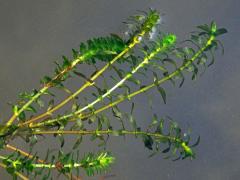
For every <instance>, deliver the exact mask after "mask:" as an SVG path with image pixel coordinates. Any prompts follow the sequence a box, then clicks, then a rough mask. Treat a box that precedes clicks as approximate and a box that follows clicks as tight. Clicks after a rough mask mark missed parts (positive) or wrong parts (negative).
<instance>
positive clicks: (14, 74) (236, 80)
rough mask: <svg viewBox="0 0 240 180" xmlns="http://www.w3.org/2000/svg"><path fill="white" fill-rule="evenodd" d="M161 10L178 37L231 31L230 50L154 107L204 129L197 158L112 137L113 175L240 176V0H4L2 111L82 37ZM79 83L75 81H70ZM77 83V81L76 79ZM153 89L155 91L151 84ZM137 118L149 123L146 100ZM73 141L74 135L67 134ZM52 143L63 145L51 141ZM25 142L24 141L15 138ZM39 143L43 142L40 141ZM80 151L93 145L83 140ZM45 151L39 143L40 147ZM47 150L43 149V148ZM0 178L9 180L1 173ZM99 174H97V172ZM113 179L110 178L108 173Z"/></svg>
mask: <svg viewBox="0 0 240 180" xmlns="http://www.w3.org/2000/svg"><path fill="white" fill-rule="evenodd" d="M149 7H153V8H156V9H158V10H160V12H162V13H164V14H165V16H164V17H163V20H164V22H165V25H164V26H165V27H166V28H165V29H167V28H168V30H169V31H170V32H174V33H176V34H177V35H178V36H179V39H184V38H186V37H188V36H187V35H188V32H190V31H192V30H194V27H195V26H196V25H199V24H203V23H210V22H211V20H215V21H216V22H217V24H218V25H219V26H222V27H225V28H227V29H228V31H229V33H228V34H227V35H224V36H223V37H221V40H222V41H223V43H224V46H225V55H224V56H220V53H218V54H217V56H216V59H217V61H216V63H215V65H214V66H212V67H210V68H209V69H208V70H207V72H206V73H205V74H204V76H202V77H200V78H199V79H198V80H197V81H191V80H188V81H186V82H185V84H184V86H183V87H182V88H181V89H179V88H173V87H171V86H169V87H170V88H168V91H167V92H168V93H167V94H168V96H167V105H163V103H162V101H161V99H160V97H159V98H156V99H157V100H156V101H154V102H153V103H154V105H155V112H157V113H158V114H159V115H160V116H164V115H170V116H171V117H173V118H174V119H175V120H176V121H177V122H179V124H180V125H181V126H183V127H187V126H188V125H190V126H191V128H192V129H193V134H195V135H201V143H200V145H199V146H198V147H197V148H196V151H197V158H196V159H195V160H193V161H190V160H185V161H177V162H172V161H169V160H164V159H163V156H162V155H161V154H159V155H158V156H155V157H154V158H151V159H148V158H147V155H148V154H149V152H148V150H147V149H145V148H144V147H143V144H142V142H141V141H140V140H135V139H134V138H127V140H126V141H124V140H122V138H116V137H114V138H112V140H111V144H109V146H108V147H109V149H111V150H112V151H113V152H114V155H115V156H116V158H117V162H116V164H114V165H113V168H112V172H111V173H112V174H115V175H116V177H115V178H111V179H118V180H135V179H140V180H160V179H161V180H165V179H169V180H178V179H182V180H185V179H186V180H192V179H195V180H237V179H240V167H239V166H240V111H239V107H240V96H239V89H240V71H239V67H240V38H239V29H240V13H239V7H240V1H238V0H228V1H223V0H211V1H207V0H181V1H179V0H172V1H168V0H160V1H156V0H150V1H144V0H132V1H127V0H121V1H113V0H108V1H107V0H101V1H99V0H89V1H74V0H68V1H63V0H54V1H46V0H44V1H27V0H22V1H3V0H1V1H0V22H1V26H0V55H1V56H0V58H1V59H0V63H1V65H0V84H1V85H0V110H1V111H0V115H1V119H4V118H7V117H8V116H9V114H10V107H9V106H8V105H6V103H7V102H9V101H11V102H15V98H16V95H17V93H18V92H20V91H24V90H31V89H32V88H38V87H39V83H38V82H39V79H40V78H41V77H42V76H43V75H45V74H51V72H53V69H54V65H53V61H54V60H56V59H60V56H61V55H63V54H66V55H70V51H71V48H74V47H77V46H78V45H79V43H80V42H81V41H85V40H87V39H89V38H91V37H94V36H104V35H107V34H109V33H111V32H115V33H122V32H123V31H124V28H125V27H124V25H123V24H121V22H122V21H124V20H125V19H126V18H127V17H128V16H130V15H132V14H134V13H135V12H136V10H146V9H147V8H149ZM73 86H74V85H73ZM75 86H76V84H75ZM152 92H153V93H156V96H158V95H157V91H156V90H152ZM136 100H137V102H138V108H139V109H138V111H137V112H136V117H137V119H138V120H139V121H141V123H143V124H144V122H146V121H147V120H148V119H149V116H150V115H151V113H150V112H149V113H148V111H146V110H145V111H144V114H143V113H142V112H143V110H144V102H145V99H144V98H139V97H138V98H136ZM69 140H72V139H71V138H69ZM47 142H49V146H50V147H51V146H53V147H54V146H55V145H57V144H59V143H58V142H54V141H53V140H49V141H47ZM15 144H16V145H17V146H18V147H22V148H24V147H23V146H24V145H23V144H21V142H15ZM38 148H42V146H38ZM81 148H82V150H83V151H85V152H86V151H88V150H93V149H95V147H94V146H93V145H88V144H87V143H85V145H84V146H81ZM41 150H42V149H41ZM41 153H42V154H44V152H43V151H42V152H41ZM0 179H4V180H5V179H10V177H9V176H8V175H6V173H5V172H3V171H0ZM93 179H94V178H93ZM109 179H110V178H109Z"/></svg>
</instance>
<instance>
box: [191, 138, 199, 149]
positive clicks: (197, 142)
mask: <svg viewBox="0 0 240 180" xmlns="http://www.w3.org/2000/svg"><path fill="white" fill-rule="evenodd" d="M199 143H200V136H198V138H197V141H196V142H195V143H194V144H193V145H191V146H190V147H195V146H197V145H198V144H199Z"/></svg>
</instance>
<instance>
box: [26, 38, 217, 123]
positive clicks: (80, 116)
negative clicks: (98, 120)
mask: <svg viewBox="0 0 240 180" xmlns="http://www.w3.org/2000/svg"><path fill="white" fill-rule="evenodd" d="M214 39H215V36H214V35H211V36H210V38H209V39H208V40H207V42H206V44H205V46H203V47H202V48H201V49H200V50H199V51H198V52H197V53H195V54H194V56H193V57H192V58H191V59H189V60H188V61H187V62H186V63H184V64H183V65H182V66H180V67H179V68H178V69H176V70H175V71H174V72H172V73H171V74H169V75H168V76H165V77H164V78H162V79H160V80H158V81H157V82H154V83H152V84H150V85H148V86H145V87H143V88H141V89H140V90H137V91H135V92H133V93H131V94H129V95H126V96H125V97H121V98H119V99H117V100H116V101H114V102H111V103H109V104H108V105H106V106H104V107H102V108H100V109H98V110H95V112H91V113H88V115H83V114H81V113H80V114H79V115H78V118H81V119H83V118H85V117H89V116H91V115H92V114H96V113H99V112H101V111H103V110H105V109H108V108H111V107H113V106H115V105H117V104H119V103H121V102H122V101H124V100H126V99H131V98H132V97H134V96H136V95H138V94H141V93H143V92H146V91H148V90H149V89H151V88H153V87H155V86H156V85H159V84H162V83H164V82H166V81H167V80H170V79H172V78H173V77H174V76H176V75H178V74H179V73H180V72H182V71H183V70H184V69H186V68H187V67H188V66H189V65H191V64H192V63H193V62H194V61H195V60H196V59H197V58H198V57H199V56H200V55H201V54H202V53H203V52H204V51H205V49H207V48H208V47H209V46H210V45H211V44H212V42H213V40H214ZM75 116H76V114H73V113H71V114H67V115H64V116H62V117H60V118H56V119H51V120H47V121H43V122H39V123H36V124H31V125H30V127H40V126H45V125H48V124H52V123H54V122H57V121H61V120H64V119H66V118H71V117H73V118H76V117H75ZM84 116H85V117H84Z"/></svg>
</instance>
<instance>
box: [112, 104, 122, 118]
mask: <svg viewBox="0 0 240 180" xmlns="http://www.w3.org/2000/svg"><path fill="white" fill-rule="evenodd" d="M112 113H113V116H114V117H117V118H119V119H121V118H122V113H121V112H120V111H119V109H118V108H117V106H113V107H112Z"/></svg>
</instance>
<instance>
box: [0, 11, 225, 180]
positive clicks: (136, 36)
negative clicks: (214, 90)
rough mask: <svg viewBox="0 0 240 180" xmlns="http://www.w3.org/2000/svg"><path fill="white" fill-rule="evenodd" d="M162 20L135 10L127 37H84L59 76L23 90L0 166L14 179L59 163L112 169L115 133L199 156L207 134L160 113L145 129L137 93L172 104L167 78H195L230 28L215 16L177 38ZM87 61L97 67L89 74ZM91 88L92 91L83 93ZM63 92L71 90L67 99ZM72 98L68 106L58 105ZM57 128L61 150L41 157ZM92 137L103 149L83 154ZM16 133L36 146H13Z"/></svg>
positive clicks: (174, 154) (6, 129) (4, 134)
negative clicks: (73, 86)
mask: <svg viewBox="0 0 240 180" xmlns="http://www.w3.org/2000/svg"><path fill="white" fill-rule="evenodd" d="M160 20H161V15H160V14H159V13H158V12H157V11H156V10H152V9H150V10H149V11H148V12H139V14H138V15H134V16H131V17H130V18H128V20H127V21H126V22H124V23H125V24H126V25H127V27H128V31H127V32H126V33H125V37H120V36H119V35H116V34H111V35H109V36H107V37H97V38H92V39H90V40H88V41H87V42H86V43H81V44H80V47H79V49H72V58H68V57H66V56H63V57H62V58H63V62H62V63H59V62H55V63H56V68H55V71H54V75H53V76H44V77H43V78H42V79H41V85H42V86H41V88H40V89H38V90H37V89H34V90H32V91H31V92H22V93H20V94H19V95H18V98H19V99H18V101H17V103H16V104H12V111H13V115H12V116H11V117H10V118H9V120H6V121H5V123H2V125H1V127H0V148H1V149H2V150H5V153H2V154H1V155H0V159H1V163H0V166H1V167H3V168H5V169H6V171H7V172H8V173H9V174H11V175H12V177H13V178H14V179H15V178H17V177H19V178H21V179H28V178H33V177H36V176H41V177H42V179H48V178H51V172H52V170H53V169H55V170H57V171H58V172H59V173H60V174H63V175H64V176H66V177H67V178H70V179H77V178H78V179H79V178H80V176H79V172H80V171H79V169H81V168H82V169H84V170H85V171H86V174H87V175H88V176H92V175H95V174H98V173H102V172H105V171H106V170H107V169H108V168H109V167H110V165H111V164H112V163H113V162H114V161H115V158H114V156H113V153H112V152H110V151H109V150H108V148H107V147H106V144H107V142H108V139H109V138H110V137H111V136H123V137H126V136H134V137H136V138H138V139H141V140H142V141H143V144H144V146H145V147H146V148H147V149H149V150H150V152H151V153H150V155H149V156H150V157H152V156H154V155H156V154H157V153H158V152H161V153H163V154H166V155H165V158H171V159H172V160H174V161H176V160H179V159H186V158H190V159H193V158H195V153H194V150H193V148H194V147H195V146H197V145H198V144H199V141H200V137H198V138H197V139H196V140H192V139H191V136H190V132H189V131H183V130H182V128H181V127H179V125H178V124H177V122H176V121H174V120H173V119H172V118H170V117H162V118H158V116H157V114H153V116H152V117H150V118H149V119H151V120H150V121H149V119H146V120H145V121H149V123H148V124H149V125H148V126H147V127H146V128H143V127H140V126H139V123H138V121H140V120H138V119H136V118H135V117H134V109H135V106H136V105H135V104H136V102H135V101H134V98H135V96H141V95H142V96H144V95H146V94H147V93H148V92H149V91H150V90H152V89H153V88H156V89H157V90H158V92H159V94H160V96H161V98H162V100H163V103H166V96H167V93H166V90H165V88H164V87H163V86H162V84H163V83H167V82H170V83H172V84H173V85H174V86H179V87H181V86H182V85H183V83H184V81H185V76H189V75H190V76H191V79H192V80H195V79H196V78H197V76H198V74H199V73H200V71H203V72H204V71H205V69H206V68H207V67H209V66H211V65H212V64H213V63H214V61H215V58H214V52H215V51H216V50H217V49H218V48H222V52H223V45H222V43H221V42H220V40H218V37H219V36H220V35H222V34H224V33H226V32H227V30H226V29H224V28H218V27H217V25H216V23H215V22H214V21H213V22H211V24H210V25H207V24H204V25H200V26H197V30H196V31H194V32H192V33H191V34H190V38H189V39H187V40H184V41H181V42H178V40H177V37H176V35H175V34H173V33H169V32H163V31H162V30H161V28H160V27H161V23H160V22H161V21H160ZM82 66H84V67H86V66H90V67H89V69H91V67H93V68H94V69H95V71H94V72H93V73H92V74H90V75H85V74H83V73H82V71H81V67H82ZM108 72H109V73H110V75H109V74H108V75H107V76H104V74H105V73H108ZM74 77H77V78H78V79H79V78H80V79H81V81H82V82H81V83H83V84H82V86H80V87H79V89H77V90H75V91H74V92H72V90H70V89H69V88H68V87H66V86H67V85H66V83H65V81H67V80H72V81H73V80H74ZM149 81H151V82H149ZM99 84H100V85H99ZM90 87H91V88H90ZM84 90H86V91H87V92H88V93H87V94H86V95H84V96H80V94H81V93H83V91H84ZM58 91H61V92H63V93H66V94H67V97H66V98H65V99H61V97H62V96H59V93H58ZM90 91H91V93H89V92H90ZM65 96H66V95H65ZM56 101H57V102H58V103H55V102H56ZM122 102H125V103H126V104H129V107H128V108H127V109H129V110H128V112H127V111H126V110H124V111H122V110H121V108H120V107H119V104H120V103H122ZM69 104H71V108H70V109H69V110H68V111H66V112H64V113H63V114H61V113H59V112H57V111H58V110H59V109H60V108H62V107H63V106H65V105H68V106H67V107H69ZM126 107H127V106H126ZM150 108H152V106H151V104H150ZM107 110H109V112H107ZM152 111H153V108H152ZM50 135H53V137H54V138H58V139H59V141H60V146H59V150H58V152H57V153H56V152H52V151H51V150H50V149H49V150H48V151H47V152H46V157H43V158H40V157H39V152H38V151H36V152H35V151H34V150H33V147H34V145H36V144H37V143H39V139H41V141H42V137H44V138H46V137H49V136H50ZM66 135H75V136H76V141H75V143H74V145H73V147H72V151H70V152H67V153H65V152H64V147H65V138H64V137H65V136H66ZM85 136H90V137H91V138H90V140H91V141H98V142H99V148H100V150H99V152H97V153H95V152H88V153H86V154H85V155H84V156H83V157H80V155H81V154H83V153H82V152H80V148H79V147H80V144H81V143H82V140H83V138H84V137H85ZM16 138H21V140H23V141H25V142H26V143H27V144H28V145H29V152H25V151H24V150H21V149H19V148H17V147H14V146H13V145H11V141H13V140H15V139H16ZM46 146H47V144H46ZM41 151H42V150H41ZM73 174H76V175H73Z"/></svg>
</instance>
